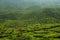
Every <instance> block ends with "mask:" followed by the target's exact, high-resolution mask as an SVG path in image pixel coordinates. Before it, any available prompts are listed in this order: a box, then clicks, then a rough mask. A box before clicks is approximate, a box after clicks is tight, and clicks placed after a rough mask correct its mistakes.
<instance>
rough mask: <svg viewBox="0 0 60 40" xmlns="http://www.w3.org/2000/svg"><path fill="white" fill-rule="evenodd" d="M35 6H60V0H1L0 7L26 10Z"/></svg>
mask: <svg viewBox="0 0 60 40" xmlns="http://www.w3.org/2000/svg"><path fill="white" fill-rule="evenodd" d="M35 6H39V7H60V0H0V9H13V10H22V9H23V10H24V9H26V8H31V7H33V8H34V7H35ZM37 8H38V7H37Z"/></svg>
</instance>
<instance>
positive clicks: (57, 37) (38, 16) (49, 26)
mask: <svg viewBox="0 0 60 40" xmlns="http://www.w3.org/2000/svg"><path fill="white" fill-rule="evenodd" d="M0 40H60V8H40V9H38V8H37V9H34V10H28V9H26V10H25V11H15V12H9V11H7V12H6V11H1V10H0Z"/></svg>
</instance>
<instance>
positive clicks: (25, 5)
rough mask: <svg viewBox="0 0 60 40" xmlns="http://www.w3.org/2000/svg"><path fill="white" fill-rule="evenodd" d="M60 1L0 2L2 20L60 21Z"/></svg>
mask: <svg viewBox="0 0 60 40" xmlns="http://www.w3.org/2000/svg"><path fill="white" fill-rule="evenodd" d="M59 6H60V0H0V18H1V19H20V20H21V19H23V20H25V19H26V20H30V19H31V20H36V19H37V20H40V19H45V18H54V19H55V18H56V19H60V11H59V10H60V8H59Z"/></svg>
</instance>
